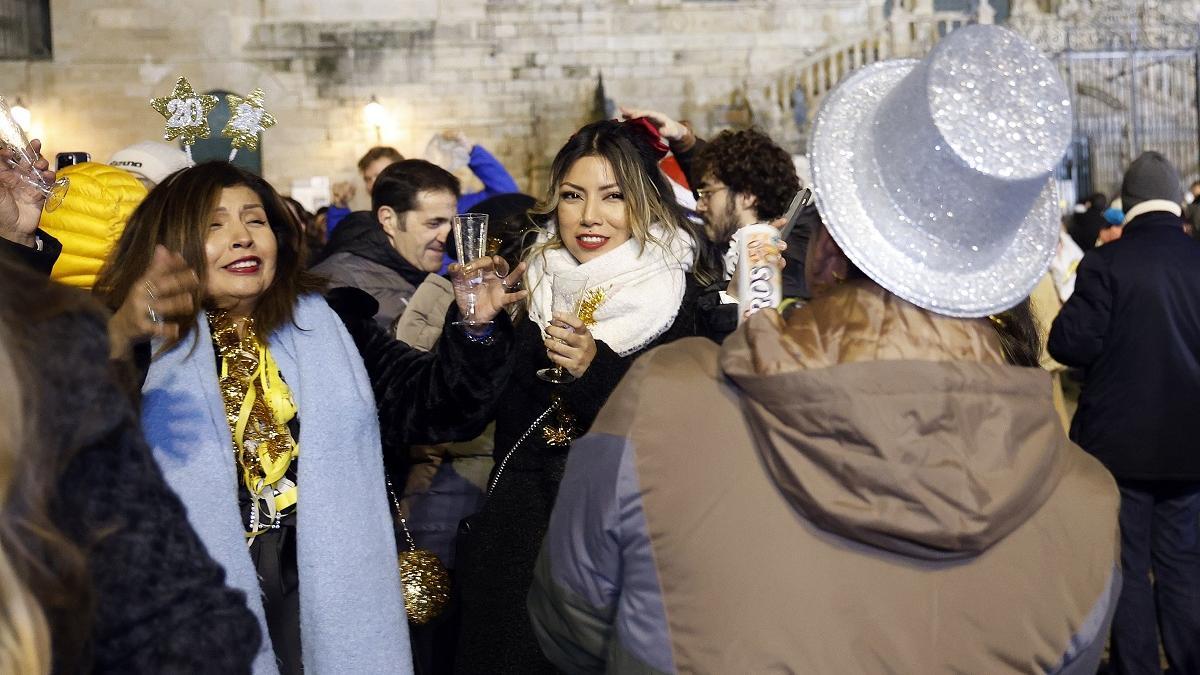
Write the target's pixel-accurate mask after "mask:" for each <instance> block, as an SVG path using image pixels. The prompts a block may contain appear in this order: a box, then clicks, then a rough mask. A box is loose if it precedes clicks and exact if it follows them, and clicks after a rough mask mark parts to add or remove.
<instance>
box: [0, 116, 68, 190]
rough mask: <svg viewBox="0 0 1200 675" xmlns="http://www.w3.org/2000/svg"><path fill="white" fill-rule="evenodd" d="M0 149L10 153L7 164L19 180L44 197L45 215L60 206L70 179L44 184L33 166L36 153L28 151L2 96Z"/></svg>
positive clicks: (20, 130)
mask: <svg viewBox="0 0 1200 675" xmlns="http://www.w3.org/2000/svg"><path fill="white" fill-rule="evenodd" d="M0 148H5V149H7V150H9V151H10V152H12V159H10V160H8V163H9V164H11V165H12V167H13V168H14V169H17V171H18V172H19V173H20V175H21V180H22V181H23V182H24V183H25V184H26V185H29V186H30V187H32V188H34V189H36V190H38V191H40V192H41V193H42V194H43V195H45V196H46V204H45V206H43V207H42V208H44V209H45V210H46V212H47V213H49V212H50V211H53V210H54V209H57V208H58V207H59V205H60V204H62V202H63V198H64V197H66V196H67V188H68V187H70V185H71V181H70V179H68V178H59V179H58V180H57V181H55V182H54V184H53V185H51V184H49V183H47V182H46V179H45V178H43V177H42V172H41V171H38V170H37V167H35V166H34V163H35V162H37V160H38V156H37V153H35V152H33V150H31V149H30V147H29V139H28V138H27V137H26V136H25V130H24V129H22V128H21V125H20V124H17V120H16V118H15V117H13V114H12V109H11V108H9V106H8V101H7V100H5V98H4V97H3V96H0Z"/></svg>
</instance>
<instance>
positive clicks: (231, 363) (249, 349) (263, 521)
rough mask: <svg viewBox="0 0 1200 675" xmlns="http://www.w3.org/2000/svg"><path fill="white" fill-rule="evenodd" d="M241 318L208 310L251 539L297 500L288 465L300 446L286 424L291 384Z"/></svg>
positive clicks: (290, 410)
mask: <svg viewBox="0 0 1200 675" xmlns="http://www.w3.org/2000/svg"><path fill="white" fill-rule="evenodd" d="M240 322H241V324H242V326H241V330H239V326H238V322H236V321H234V319H233V318H232V317H230V316H229V314H228V313H227V312H223V311H214V312H209V314H208V325H209V328H210V329H211V331H212V338H213V344H215V345H216V347H217V353H218V355H219V358H220V360H221V377H220V387H221V398H222V399H223V400H224V402H225V415H226V418H227V421H228V422H229V430H230V432H231V433H232V435H233V456H234V460H235V461H236V462H237V465H238V469H239V471H240V473H241V477H242V483H243V484H244V485H245V486H246V489H247V490H248V491H249V492H250V497H251V507H250V525H249V528H248V531H247V532H246V537H247V540H248V542H252V541H254V538H255V537H257V536H258V535H260V534H262V533H263V532H265V531H267V530H269V529H271V528H272V527H274V526H277V525H278V523H279V520H280V519H281V518H282V517H283V516H284V513H285V510H287V509H290V508H292V507H294V506H295V504H296V497H297V491H296V483H295V482H294V481H292V480H291V479H289V478H288V477H287V471H288V468H289V467H290V466H291V465H292V461H293V460H294V459H295V458H296V457H297V456H298V455H299V452H300V449H299V446H298V445H297V444H296V441H295V439H293V438H292V434H291V432H290V431H288V428H287V423H288V422H290V421H291V420H292V418H294V417H295V416H296V403H295V401H294V400H293V399H292V393H291V390H290V389H289V388H288V386H287V384H286V383H285V382H284V381H283V378H282V377H281V376H280V375H279V367H278V366H277V365H276V364H275V360H274V359H273V358H271V352H270V351H269V350H268V349H267V348H266V345H264V344H263V343H262V341H261V340H259V338H258V334H257V333H256V331H255V330H254V320H253V319H251V318H249V317H245V318H241V319H240ZM263 514H265V516H266V517H265V518H263V517H262V516H263Z"/></svg>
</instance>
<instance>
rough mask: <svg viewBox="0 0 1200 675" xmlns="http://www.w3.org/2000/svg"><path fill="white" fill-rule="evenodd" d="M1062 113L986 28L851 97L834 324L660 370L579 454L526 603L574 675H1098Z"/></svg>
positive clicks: (817, 251) (1108, 515)
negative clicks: (1067, 398)
mask: <svg viewBox="0 0 1200 675" xmlns="http://www.w3.org/2000/svg"><path fill="white" fill-rule="evenodd" d="M1018 69H1019V70H1020V71H1021V72H1023V73H1024V74H1023V75H1022V76H1021V77H1017V78H1012V77H1010V76H1009V75H1008V73H1011V72H1013V71H1014V70H1018ZM962 73H969V77H968V76H964V75H962ZM968 80H969V82H970V86H969V87H966V86H965V82H967V81H968ZM1066 98H1067V92H1066V88H1065V86H1064V85H1063V84H1062V81H1061V80H1060V79H1058V76H1057V73H1056V70H1055V67H1054V66H1053V64H1051V63H1050V62H1049V61H1048V60H1046V59H1045V58H1044V57H1042V56H1041V55H1040V54H1039V53H1037V52H1036V51H1035V50H1034V49H1033V48H1032V47H1030V46H1029V45H1028V43H1025V42H1024V40H1023V39H1021V38H1020V37H1018V36H1016V35H1015V34H1013V33H1011V32H1009V31H1007V30H1005V29H1001V28H997V27H992V26H971V27H968V28H964V29H960V30H958V31H955V32H954V33H952V34H950V35H949V36H947V37H946V38H945V39H944V40H943V41H942V42H941V43H940V44H939V45H938V47H935V49H934V51H933V52H932V53H931V55H930V56H929V57H927V58H926V59H925V60H924V61H921V62H918V61H913V60H905V61H894V62H885V63H882V64H877V65H875V66H871V67H868V68H865V69H862V70H860V71H857V72H856V73H854V74H852V75H851V76H849V77H848V78H847V79H846V80H845V81H843V83H842V84H841V85H839V88H838V89H836V90H834V92H832V93H831V94H830V95H829V97H828V98H827V99H826V102H825V104H824V107H823V108H822V110H821V113H820V114H819V115H818V117H817V120H816V125H815V128H814V131H813V137H812V146H811V158H812V163H813V178H814V183H815V185H816V193H817V195H818V205H819V207H820V211H821V215H822V220H823V222H822V223H821V224H820V225H818V226H817V227H816V228H815V231H814V232H813V234H812V239H811V241H810V244H809V248H808V257H807V261H806V269H805V272H806V278H807V281H808V284H809V288H810V289H812V292H813V298H812V301H811V302H809V303H808V304H807V305H805V306H803V307H801V308H799V309H797V310H795V311H794V312H793V313H792V314H791V315H790V316H789V318H788V320H787V322H786V323H785V322H784V321H783V320H782V319H781V318H780V316H779V315H778V314H777V313H776V312H774V311H772V310H762V311H759V312H758V313H756V314H753V315H751V316H750V317H749V319H748V320H747V321H746V322H745V323H744V324H743V325H742V326H741V327H740V328H739V330H738V331H737V332H736V333H734V334H733V335H731V336H730V337H729V338H727V339H726V341H725V343H724V344H723V345H721V346H718V345H715V344H712V343H709V342H705V341H703V340H695V339H689V340H681V341H678V342H675V343H673V344H670V345H666V346H664V347H661V348H659V349H656V350H654V351H652V352H650V353H648V354H646V355H644V356H642V357H641V358H640V359H639V360H638V362H637V363H636V364H635V365H634V366H633V368H632V369H631V370H630V371H629V373H628V375H627V377H626V378H625V379H624V381H623V382H622V383H621V384H620V386H619V387H618V388H617V389H616V391H615V392H614V393H613V394H612V396H611V397H610V398H609V399H608V402H607V404H606V406H605V408H604V409H603V411H602V412H601V413H600V415H599V417H598V418H597V419H596V421H595V423H594V424H593V425H592V427H591V429H590V432H589V433H588V435H587V436H585V437H584V438H582V439H580V440H578V441H576V444H575V448H574V450H573V452H572V454H571V456H570V458H569V460H568V464H567V468H566V475H565V477H564V478H563V480H562V483H561V487H560V488H559V493H558V500H557V502H556V503H555V506H554V511H553V515H552V516H551V519H550V526H549V530H548V532H547V534H546V538H545V541H544V544H543V548H542V551H541V555H540V558H539V561H538V566H537V570H536V572H535V580H534V584H533V588H532V589H531V591H530V593H529V611H530V615H531V617H532V620H533V624H534V627H535V631H536V633H537V635H538V639H539V642H540V644H541V646H542V649H543V651H544V652H545V654H546V656H547V657H548V658H549V659H550V660H551V661H552V662H554V664H555V665H556V666H558V667H559V668H560V669H562V670H564V671H566V672H571V673H586V672H602V671H603V672H611V673H632V672H636V673H660V672H686V673H761V672H787V673H922V674H926V673H988V674H1001V673H1034V672H1037V673H1070V674H1072V675H1080V674H1085V673H1086V674H1087V675H1091V674H1093V673H1095V672H1096V668H1097V665H1098V663H1099V661H1100V659H1101V656H1102V652H1103V648H1104V642H1105V637H1106V635H1107V632H1108V627H1109V625H1110V622H1111V619H1112V613H1113V609H1114V607H1115V605H1116V599H1117V597H1118V595H1119V593H1120V584H1121V576H1120V574H1119V573H1118V569H1117V560H1118V556H1117V549H1118V544H1119V542H1118V537H1117V518H1116V516H1117V508H1118V496H1117V491H1116V487H1115V485H1114V482H1113V479H1112V477H1111V476H1110V475H1109V474H1108V472H1107V471H1106V470H1105V469H1104V467H1103V466H1102V465H1101V464H1100V463H1099V462H1097V461H1096V460H1095V459H1093V458H1092V457H1090V456H1089V455H1087V454H1086V453H1085V452H1083V451H1082V450H1081V449H1080V448H1079V447H1078V446H1076V445H1074V444H1072V443H1071V442H1070V441H1069V440H1068V439H1067V437H1066V434H1065V432H1064V430H1063V427H1062V424H1061V422H1060V421H1059V418H1058V415H1057V414H1056V412H1055V409H1054V405H1053V402H1052V397H1051V383H1050V376H1049V374H1048V373H1046V372H1045V371H1043V370H1041V369H1040V368H1038V367H1037V357H1038V351H1039V344H1038V341H1037V331H1036V327H1035V324H1034V323H1033V322H1032V318H1031V315H1030V312H1029V308H1028V301H1027V300H1025V299H1024V298H1025V296H1027V295H1028V293H1029V291H1030V289H1032V288H1033V287H1034V285H1035V284H1036V282H1037V280H1038V279H1039V278H1040V277H1041V276H1042V275H1043V274H1044V273H1045V270H1046V267H1047V265H1048V264H1049V261H1050V256H1051V255H1052V254H1053V251H1054V246H1053V244H1054V242H1055V240H1056V238H1057V230H1058V225H1057V214H1056V213H1055V206H1056V201H1057V199H1056V194H1055V192H1056V186H1055V184H1054V182H1053V181H1054V178H1053V169H1054V166H1055V165H1056V164H1057V162H1058V159H1059V158H1060V157H1061V155H1062V152H1063V149H1064V148H1065V147H1066V144H1067V142H1068V140H1069V138H1070V129H1071V122H1070V114H1069V111H1066V110H1064V109H1063V108H1062V107H1060V104H1061V101H1063V100H1065V99H1066ZM1049 110H1054V111H1055V112H1054V113H1053V114H1050V113H1049V112H1048V111H1049ZM988 113H992V114H995V115H998V116H1000V118H1001V119H1005V120H1011V121H1013V122H1014V123H1015V124H1016V125H1017V126H1016V127H1015V128H1018V129H1020V128H1025V127H1024V125H1026V124H1028V125H1029V126H1030V127H1036V128H1037V133H1036V134H1035V136H1036V138H1034V139H1033V140H1032V142H1031V141H1030V140H1029V139H1025V138H1024V137H1022V136H1021V134H1017V136H1018V138H1017V139H1013V138H1012V137H1011V135H1010V133H1009V128H1010V127H1008V126H1007V125H990V126H989V125H986V124H979V123H978V122H979V121H980V120H983V119H985V118H986V115H987V114H988ZM1034 120H1040V126H1039V125H1038V124H1036V123H1035V122H1034ZM979 147H982V148H988V151H987V152H986V153H985V154H981V155H976V154H975V153H974V149H975V148H979ZM987 153H992V154H987ZM1014 163H1015V166H1014ZM914 166H917V167H920V168H921V170H920V171H913V170H912V169H913V167H914ZM880 186H888V189H886V190H884V189H882V188H881V187H880ZM892 186H896V187H894V188H893V187H892ZM946 186H955V189H954V190H948V189H946ZM999 203H1002V204H1005V205H1007V208H1006V209H998V208H997V204H999ZM1018 205H1019V206H1020V208H1017V206H1018ZM939 214H940V216H939ZM947 214H953V216H952V217H951V216H949V215H947Z"/></svg>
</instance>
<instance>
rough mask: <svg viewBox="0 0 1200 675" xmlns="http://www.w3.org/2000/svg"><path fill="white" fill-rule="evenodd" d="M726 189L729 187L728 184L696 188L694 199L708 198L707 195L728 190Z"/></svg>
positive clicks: (700, 200)
mask: <svg viewBox="0 0 1200 675" xmlns="http://www.w3.org/2000/svg"><path fill="white" fill-rule="evenodd" d="M728 189H729V186H728V185H722V186H721V187H712V188H696V201H698V202H702V201H704V200H706V199H708V198H709V197H712V196H713V195H715V194H717V193H718V192H720V191H721V190H728Z"/></svg>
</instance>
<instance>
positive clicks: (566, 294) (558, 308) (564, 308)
mask: <svg viewBox="0 0 1200 675" xmlns="http://www.w3.org/2000/svg"><path fill="white" fill-rule="evenodd" d="M550 283H551V286H550V293H551V297H552V298H553V299H552V301H551V306H552V307H551V309H552V311H554V312H557V313H559V314H573V315H575V316H579V305H580V303H582V302H583V296H584V292H585V291H586V290H587V284H588V278H587V277H585V276H583V275H582V274H573V273H569V272H568V273H563V274H555V275H554V278H553V279H552V280H551V282H550ZM566 328H567V330H571V328H570V327H569V326H568V327H566ZM537 376H538V377H540V378H542V379H543V380H545V381H547V382H553V383H555V384H566V383H568V382H574V381H575V376H574V375H572V374H571V373H569V372H567V370H566V369H565V368H563V367H562V366H555V367H553V368H542V369H541V370H539V371H538V372H537Z"/></svg>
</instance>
